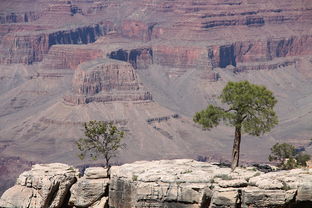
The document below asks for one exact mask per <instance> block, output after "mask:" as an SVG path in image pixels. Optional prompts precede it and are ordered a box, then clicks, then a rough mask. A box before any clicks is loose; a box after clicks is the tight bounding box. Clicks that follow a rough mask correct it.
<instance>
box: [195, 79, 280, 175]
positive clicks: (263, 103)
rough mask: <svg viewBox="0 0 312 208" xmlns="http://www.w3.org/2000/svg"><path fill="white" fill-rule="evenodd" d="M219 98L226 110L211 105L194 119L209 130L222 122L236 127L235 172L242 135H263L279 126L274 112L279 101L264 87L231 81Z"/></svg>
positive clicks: (233, 157)
mask: <svg viewBox="0 0 312 208" xmlns="http://www.w3.org/2000/svg"><path fill="white" fill-rule="evenodd" d="M219 98H220V100H221V103H222V104H223V105H224V106H226V108H222V107H219V106H214V105H209V106H208V107H207V108H206V109H204V110H202V111H200V112H197V113H196V114H195V115H194V117H193V120H194V122H196V123H199V124H201V125H202V126H203V128H205V129H208V130H209V129H211V128H214V127H216V126H218V125H219V124H220V122H223V123H225V124H227V125H230V126H233V127H235V138H234V145H233V154H232V169H235V168H236V167H237V166H238V162H239V152H240V150H239V149H240V140H241V133H242V132H243V133H248V134H250V135H253V136H260V135H262V134H264V133H265V132H269V131H270V130H271V129H272V128H273V127H274V126H275V125H277V124H278V118H277V115H276V113H275V111H274V109H273V108H274V106H275V104H276V103H277V100H276V99H275V97H274V95H273V93H272V92H271V91H270V90H268V89H267V88H266V87H265V86H260V85H255V84H251V83H249V82H248V81H240V82H228V83H227V85H226V86H225V88H224V89H223V91H222V93H221V95H220V97H219Z"/></svg>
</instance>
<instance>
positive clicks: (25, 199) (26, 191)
mask: <svg viewBox="0 0 312 208" xmlns="http://www.w3.org/2000/svg"><path fill="white" fill-rule="evenodd" d="M78 175H79V172H78V170H76V169H74V168H73V167H71V166H68V165H65V164H61V163H52V164H37V165H34V166H32V169H31V170H30V171H26V172H24V173H22V174H21V175H20V176H19V177H18V179H17V181H16V185H15V186H13V187H12V188H10V189H8V190H7V191H6V192H5V193H4V194H3V195H2V197H1V199H0V207H32V208H37V207H38V208H41V207H50V208H52V207H55V208H57V207H62V206H63V205H64V203H65V202H66V199H67V197H68V196H69V189H70V187H71V186H72V184H74V183H75V182H76V177H77V176H78Z"/></svg>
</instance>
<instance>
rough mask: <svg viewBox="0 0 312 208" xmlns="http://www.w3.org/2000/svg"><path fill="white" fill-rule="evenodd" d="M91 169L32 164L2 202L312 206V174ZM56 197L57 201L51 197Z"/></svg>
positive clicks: (206, 168) (208, 168) (189, 167)
mask: <svg viewBox="0 0 312 208" xmlns="http://www.w3.org/2000/svg"><path fill="white" fill-rule="evenodd" d="M110 173H111V178H110V179H108V177H107V170H106V169H104V168H100V167H98V168H88V169H86V170H85V172H84V176H82V177H81V176H79V173H78V170H76V169H75V168H73V167H70V166H68V165H64V164H57V163H55V164H45V165H34V166H33V167H32V169H31V170H30V171H26V172H24V173H22V174H21V175H20V176H19V178H18V179H17V182H16V185H15V186H13V187H12V188H10V189H8V190H7V191H6V192H5V193H4V194H3V195H2V197H1V199H0V206H5V207H16V206H18V207H33V208H37V207H38V208H39V207H47V206H49V207H64V206H66V205H70V206H72V207H112V208H113V207H114V208H129V207H142V208H143V207H183V208H197V207H198V208H203V207H207V208H208V207H209V208H217V207H233V208H234V207H258V208H268V207H289V208H296V207H297V208H299V207H300V208H303V207H310V206H311V205H312V195H311V191H312V186H311V181H312V171H311V170H309V169H306V170H304V169H294V170H290V171H278V172H270V173H263V172H260V171H258V170H256V169H255V168H237V169H236V170H235V171H233V172H232V171H231V170H230V168H225V167H219V166H218V165H213V164H209V163H203V162H196V161H193V160H161V161H152V162H147V161H140V162H135V163H132V164H125V165H122V166H119V167H117V166H114V167H112V168H111V171H110ZM53 196H54V197H53Z"/></svg>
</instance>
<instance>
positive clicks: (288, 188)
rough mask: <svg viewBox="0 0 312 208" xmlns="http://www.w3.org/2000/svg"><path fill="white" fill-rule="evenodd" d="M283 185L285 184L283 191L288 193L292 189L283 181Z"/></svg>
mask: <svg viewBox="0 0 312 208" xmlns="http://www.w3.org/2000/svg"><path fill="white" fill-rule="evenodd" d="M282 184H283V187H282V190H284V191H288V190H290V189H291V188H290V186H288V185H287V184H286V183H285V181H282Z"/></svg>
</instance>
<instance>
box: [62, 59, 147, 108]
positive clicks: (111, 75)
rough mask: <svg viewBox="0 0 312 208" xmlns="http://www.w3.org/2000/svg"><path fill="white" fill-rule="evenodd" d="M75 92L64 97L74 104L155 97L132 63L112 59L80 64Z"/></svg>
mask: <svg viewBox="0 0 312 208" xmlns="http://www.w3.org/2000/svg"><path fill="white" fill-rule="evenodd" d="M73 93H74V95H73V96H66V97H65V98H64V100H65V101H66V102H69V103H74V104H81V103H89V102H93V101H95V102H109V101H137V100H151V95H150V93H149V92H146V91H144V90H142V86H141V85H140V83H139V81H138V78H137V75H136V73H135V71H134V69H133V67H132V66H131V64H129V63H127V62H121V61H115V60H108V59H99V60H95V61H91V62H87V63H84V64H81V65H79V67H78V69H77V70H76V72H75V75H74V78H73Z"/></svg>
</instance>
